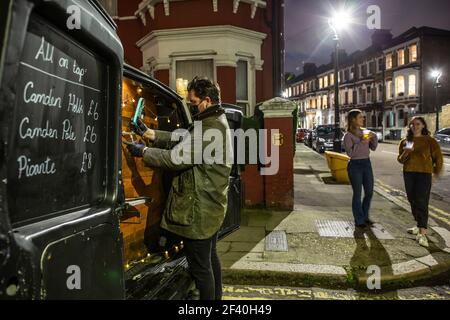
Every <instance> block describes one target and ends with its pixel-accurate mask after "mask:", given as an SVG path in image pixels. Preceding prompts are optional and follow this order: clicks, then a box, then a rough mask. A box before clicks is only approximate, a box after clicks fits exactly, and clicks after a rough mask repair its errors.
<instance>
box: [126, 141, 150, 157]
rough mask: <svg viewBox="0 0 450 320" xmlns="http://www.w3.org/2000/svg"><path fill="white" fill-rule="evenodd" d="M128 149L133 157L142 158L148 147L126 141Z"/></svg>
mask: <svg viewBox="0 0 450 320" xmlns="http://www.w3.org/2000/svg"><path fill="white" fill-rule="evenodd" d="M124 143H125V144H126V145H127V149H128V151H129V152H130V154H131V155H132V156H133V157H137V158H142V157H143V155H144V150H145V148H146V146H145V145H144V144H143V143H138V142H128V141H124Z"/></svg>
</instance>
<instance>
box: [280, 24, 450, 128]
mask: <svg viewBox="0 0 450 320" xmlns="http://www.w3.org/2000/svg"><path fill="white" fill-rule="evenodd" d="M449 54H450V31H447V30H439V29H434V28H429V27H421V28H411V29H410V30H408V31H406V32H405V33H403V34H401V35H399V36H398V37H395V38H393V37H392V34H391V33H390V31H388V30H377V31H375V32H374V34H373V36H372V45H371V46H370V47H368V48H367V49H365V50H363V51H357V52H355V53H353V54H351V55H349V56H347V55H345V53H343V52H342V53H341V54H340V55H339V58H340V59H339V60H340V63H339V77H338V81H339V106H340V124H341V126H342V127H344V126H345V125H346V113H347V112H348V111H349V110H351V109H353V108H358V109H361V110H362V111H363V112H364V114H365V116H366V126H367V127H371V128H379V129H382V130H383V131H384V134H385V136H387V135H388V134H389V132H390V131H391V130H397V131H398V130H402V131H403V132H404V130H403V129H404V128H405V127H406V126H407V123H408V121H409V119H410V118H411V117H412V116H413V115H415V114H419V113H420V114H427V113H433V112H435V111H436V106H441V105H445V104H447V103H448V102H449V101H450V84H449V82H448V81H447V79H448V75H450V65H449V62H448V57H449ZM304 69H305V70H306V72H304V74H302V75H300V76H298V77H297V78H295V79H294V80H293V81H292V82H291V83H290V84H289V86H288V89H287V92H286V93H285V94H286V95H287V96H288V97H289V98H290V99H291V100H294V101H296V102H297V103H298V105H299V117H300V124H301V125H302V126H303V127H304V128H309V129H311V128H313V127H314V126H316V125H325V124H334V92H335V89H334V64H333V62H332V63H330V64H328V65H324V66H320V67H315V66H314V65H311V64H308V65H307V66H305V68H304ZM433 70H439V71H441V72H442V74H443V75H444V76H443V77H442V79H441V82H442V86H441V87H440V88H439V89H438V90H437V94H436V90H435V86H434V82H435V81H434V79H433V78H432V77H431V73H432V71H433ZM430 129H433V128H430Z"/></svg>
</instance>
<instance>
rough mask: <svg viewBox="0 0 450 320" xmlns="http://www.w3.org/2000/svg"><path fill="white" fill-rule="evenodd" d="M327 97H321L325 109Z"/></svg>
mask: <svg viewBox="0 0 450 320" xmlns="http://www.w3.org/2000/svg"><path fill="white" fill-rule="evenodd" d="M327 104H328V103H327V96H326V95H324V96H323V97H322V106H323V107H326V106H327Z"/></svg>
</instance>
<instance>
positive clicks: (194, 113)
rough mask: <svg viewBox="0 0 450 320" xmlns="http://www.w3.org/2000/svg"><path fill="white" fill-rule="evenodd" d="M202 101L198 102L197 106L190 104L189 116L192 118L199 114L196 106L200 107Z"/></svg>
mask: <svg viewBox="0 0 450 320" xmlns="http://www.w3.org/2000/svg"><path fill="white" fill-rule="evenodd" d="M203 101H204V100H202V101H200V103H199V104H198V105H193V104H191V106H190V110H191V114H192V115H193V116H195V115H196V114H198V113H200V110H199V108H198V106H199V105H201V104H202V102H203Z"/></svg>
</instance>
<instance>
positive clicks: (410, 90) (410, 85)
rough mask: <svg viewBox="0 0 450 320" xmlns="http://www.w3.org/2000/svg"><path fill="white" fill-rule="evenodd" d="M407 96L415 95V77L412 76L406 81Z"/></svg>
mask: <svg viewBox="0 0 450 320" xmlns="http://www.w3.org/2000/svg"><path fill="white" fill-rule="evenodd" d="M408 94H409V95H410V96H415V95H416V75H415V74H412V75H410V76H409V79H408Z"/></svg>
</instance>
